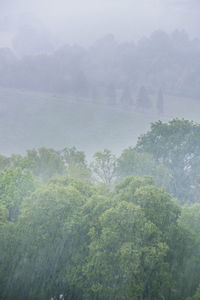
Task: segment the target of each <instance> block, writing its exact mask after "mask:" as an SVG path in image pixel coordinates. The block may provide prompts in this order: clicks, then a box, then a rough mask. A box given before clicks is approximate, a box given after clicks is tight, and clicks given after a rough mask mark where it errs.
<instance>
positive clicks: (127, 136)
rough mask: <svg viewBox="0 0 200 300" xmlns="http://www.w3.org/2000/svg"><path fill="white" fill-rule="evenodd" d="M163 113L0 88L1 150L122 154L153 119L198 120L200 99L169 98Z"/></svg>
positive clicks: (6, 152)
mask: <svg viewBox="0 0 200 300" xmlns="http://www.w3.org/2000/svg"><path fill="white" fill-rule="evenodd" d="M165 102H166V104H165V115H164V116H163V117H162V118H161V117H160V116H158V114H157V113H156V112H155V110H151V111H150V112H146V113H138V112H135V110H134V108H132V109H125V108H120V107H115V108H112V107H108V106H106V105H100V104H94V103H89V102H86V103H83V102H75V101H74V100H72V99H70V97H67V96H64V95H63V96H58V95H51V94H46V93H35V92H28V91H20V90H10V89H5V88H0V153H2V154H11V153H20V152H24V151H25V150H26V149H30V148H33V147H41V146H46V147H53V148H55V149H62V148H64V147H69V146H73V145H75V146H76V147H77V148H79V149H81V150H84V151H85V152H86V153H87V154H88V155H91V154H92V153H94V152H95V151H99V150H103V149H104V148H109V149H111V150H113V151H114V152H115V153H119V152H120V151H121V150H123V149H124V148H125V147H128V146H130V145H134V144H135V143H136V140H137V137H138V136H139V135H140V134H142V133H144V132H146V131H147V129H148V128H149V126H150V122H154V121H156V120H158V119H163V120H164V121H167V120H169V119H171V118H173V117H180V118H182V117H184V118H186V119H193V120H195V121H197V122H200V114H199V113H200V101H195V100H189V99H185V98H177V97H171V96H168V97H165Z"/></svg>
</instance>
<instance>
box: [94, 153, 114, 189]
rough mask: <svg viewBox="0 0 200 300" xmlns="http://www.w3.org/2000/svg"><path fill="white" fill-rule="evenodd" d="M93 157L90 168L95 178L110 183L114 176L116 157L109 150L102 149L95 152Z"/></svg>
mask: <svg viewBox="0 0 200 300" xmlns="http://www.w3.org/2000/svg"><path fill="white" fill-rule="evenodd" d="M93 158H94V160H93V162H92V163H91V169H92V171H93V172H94V174H95V175H96V178H97V180H100V181H102V182H104V183H106V184H108V185H111V184H112V182H113V180H114V177H115V168H116V157H115V156H114V155H113V154H112V153H111V151H110V150H108V149H104V151H103V152H96V153H95V154H94V155H93Z"/></svg>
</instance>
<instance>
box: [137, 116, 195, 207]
mask: <svg viewBox="0 0 200 300" xmlns="http://www.w3.org/2000/svg"><path fill="white" fill-rule="evenodd" d="M199 136H200V125H199V124H195V123H193V122H191V121H187V120H184V119H182V120H179V119H173V120H172V121H170V122H168V123H163V122H161V121H158V122H156V123H153V124H151V130H150V131H149V132H147V133H146V134H144V135H142V136H140V137H139V139H138V142H137V145H136V148H135V149H136V151H138V152H148V153H150V154H152V155H153V157H154V159H155V160H156V161H157V162H158V163H162V164H164V165H165V166H166V167H167V168H168V170H169V171H170V173H171V181H170V189H168V191H169V192H170V193H172V194H173V195H174V196H176V197H178V198H179V201H180V202H181V203H185V202H188V203H189V202H194V201H196V200H197V201H198V199H197V198H196V192H195V183H196V177H197V176H198V175H199V168H200V155H199V153H200V139H199Z"/></svg>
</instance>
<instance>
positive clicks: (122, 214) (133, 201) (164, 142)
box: [0, 119, 200, 300]
mask: <svg viewBox="0 0 200 300" xmlns="http://www.w3.org/2000/svg"><path fill="white" fill-rule="evenodd" d="M199 136H200V124H195V123H193V122H190V121H186V120H178V119H175V120H172V121H170V122H169V123H162V122H157V123H154V124H152V127H151V130H150V131H149V132H147V133H146V134H144V135H143V136H141V137H140V138H139V139H138V143H137V145H136V147H135V148H129V149H125V150H124V151H123V153H122V154H121V156H120V157H118V158H117V157H115V156H114V155H113V154H112V153H111V152H110V151H109V150H104V151H102V152H96V153H95V154H94V156H93V160H92V162H91V163H90V164H88V163H87V162H86V159H85V155H84V153H83V152H81V151H78V150H77V149H76V148H75V147H74V148H65V149H63V150H61V151H56V150H54V149H47V148H40V149H38V150H34V149H33V150H28V151H27V153H26V155H24V156H21V155H12V156H11V157H6V156H3V155H2V156H0V299H1V300H21V299H29V300H50V299H54V300H63V299H65V300H72V299H73V300H110V299H115V300H121V299H125V300H130V299H133V300H147V299H148V300H162V299H166V300H177V299H180V300H186V299H187V300H189V299H190V300H198V299H200V204H199V201H200V139H199ZM133 175H134V176H133ZM165 189H166V190H167V191H168V193H167V192H166V191H165ZM173 196H175V197H176V198H177V199H178V201H177V200H175V199H174V198H173ZM181 204H186V205H184V206H182V205H181ZM188 297H189V298H188Z"/></svg>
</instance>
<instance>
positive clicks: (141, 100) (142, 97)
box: [136, 86, 152, 110]
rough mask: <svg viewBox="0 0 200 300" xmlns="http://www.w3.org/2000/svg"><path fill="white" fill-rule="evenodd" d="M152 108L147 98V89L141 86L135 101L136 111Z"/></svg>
mask: <svg viewBox="0 0 200 300" xmlns="http://www.w3.org/2000/svg"><path fill="white" fill-rule="evenodd" d="M151 107H152V104H151V100H150V98H149V95H148V92H147V89H146V88H145V87H144V86H142V87H141V88H140V90H139V93H138V97H137V101H136V108H137V109H138V110H141V109H142V110H145V109H150V108H151Z"/></svg>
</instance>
